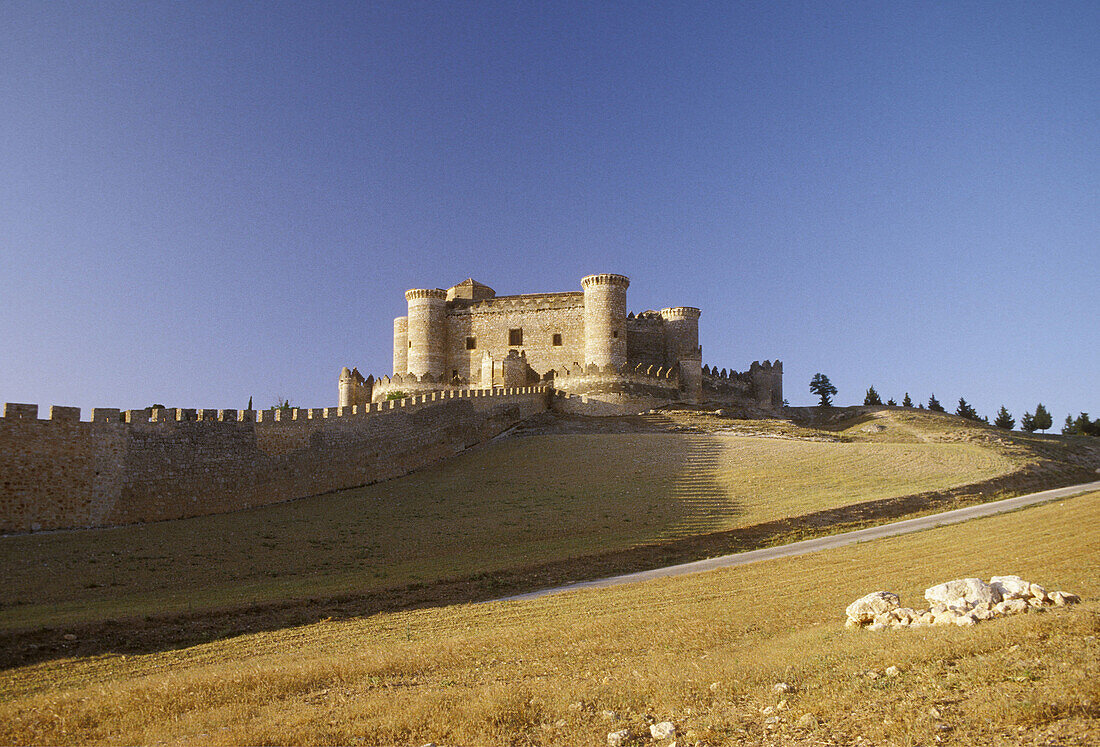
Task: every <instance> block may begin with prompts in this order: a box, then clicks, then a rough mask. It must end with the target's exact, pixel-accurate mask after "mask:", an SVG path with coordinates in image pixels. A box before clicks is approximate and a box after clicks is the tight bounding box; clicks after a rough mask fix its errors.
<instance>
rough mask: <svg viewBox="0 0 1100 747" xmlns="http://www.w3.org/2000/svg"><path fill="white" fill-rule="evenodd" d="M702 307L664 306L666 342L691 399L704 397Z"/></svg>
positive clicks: (688, 398)
mask: <svg viewBox="0 0 1100 747" xmlns="http://www.w3.org/2000/svg"><path fill="white" fill-rule="evenodd" d="M700 313H701V312H700V311H699V309H697V308H695V307H694V306H674V307H672V308H669V309H661V318H662V319H664V320H665V345H666V350H667V351H668V352H667V355H668V359H669V361H670V362H672V363H675V364H677V365H678V366H679V367H680V387H681V390H682V392H683V397H684V399H685V400H687V401H688V402H700V401H701V400H702V397H703V349H702V348H700V347H699V315H700Z"/></svg>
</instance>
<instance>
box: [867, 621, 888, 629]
mask: <svg viewBox="0 0 1100 747" xmlns="http://www.w3.org/2000/svg"><path fill="white" fill-rule="evenodd" d="M867 630H886V626H885V625H883V624H882V623H878V622H874V623H871V624H870V625H868V626H867Z"/></svg>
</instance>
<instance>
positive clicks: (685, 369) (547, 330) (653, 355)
mask: <svg viewBox="0 0 1100 747" xmlns="http://www.w3.org/2000/svg"><path fill="white" fill-rule="evenodd" d="M629 286H630V279H629V278H627V277H626V276H624V275H615V274H612V273H601V274H597V275H589V276H587V277H585V278H583V279H582V280H581V289H582V290H580V291H572V292H564V293H530V294H523V295H516V296H497V295H496V292H495V291H494V290H493V289H492V288H490V287H489V286H487V285H484V284H482V283H479V282H477V281H476V280H474V279H473V278H468V279H466V280H464V281H463V282H461V283H459V284H458V285H455V286H453V287H451V288H449V289H447V290H442V289H440V288H432V289H426V288H414V289H412V290H409V291H406V292H405V300H406V302H407V303H408V315H407V316H400V317H397V318H396V319H394V320H393V373H392V375H390V376H384V377H381V378H379V379H375V378H374V377H363V375H362V374H360V373H359V371H358V369H350V370H349V369H348V368H344V369H343V370H342V371H341V372H340V379H339V405H340V406H342V407H347V406H354V405H363V404H367V403H370V402H372V401H373V402H379V401H384V400H386V399H388V398H398V397H403V396H409V395H412V394H423V393H425V392H433V391H447V390H463V389H493V388H496V387H522V386H531V385H534V384H539V383H543V384H547V385H549V386H552V387H553V388H554V389H555V390H556V391H558V392H563V393H569V394H573V395H583V396H584V397H585V398H586V399H592V400H595V401H600V402H604V403H607V404H616V405H619V406H621V407H622V408H624V409H625V410H630V409H631V408H632V407H633V406H634V405H638V407H639V409H645V407H646V406H647V405H650V406H652V405H659V404H663V403H667V402H687V403H700V402H703V401H728V402H740V403H743V404H753V405H756V406H758V407H768V408H771V407H779V406H780V405H782V402H783V366H782V363H780V362H779V361H776V362H775V363H774V364H773V363H771V362H770V361H765V362H764V363H763V364H760V363H753V364H752V366H751V367H750V369H749V370H748V371H747V372H745V373H741V374H739V373H737V372H732V371H730V372H728V371H726V370H725V369H723V370H722V371H718V370H717V369H711V368H710V367H704V366H703V365H702V358H703V356H702V348H701V347H700V345H699V316H700V311H699V309H697V308H695V307H693V306H673V307H669V308H665V309H662V310H661V311H660V312H657V311H644V312H642V313H640V314H637V315H635V314H633V313H630V314H628V313H627V303H626V291H627V288H628V287H629Z"/></svg>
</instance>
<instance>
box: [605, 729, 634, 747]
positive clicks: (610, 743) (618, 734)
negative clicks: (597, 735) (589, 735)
mask: <svg viewBox="0 0 1100 747" xmlns="http://www.w3.org/2000/svg"><path fill="white" fill-rule="evenodd" d="M629 741H630V729H619V730H618V731H613V732H611V733H609V734H608V735H607V747H622V746H623V745H624V744H626V743H627V742H629Z"/></svg>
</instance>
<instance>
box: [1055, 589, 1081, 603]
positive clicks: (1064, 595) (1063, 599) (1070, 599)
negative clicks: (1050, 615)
mask: <svg viewBox="0 0 1100 747" xmlns="http://www.w3.org/2000/svg"><path fill="white" fill-rule="evenodd" d="M1050 598H1051V599H1052V600H1053V601H1054V604H1055V605H1057V606H1058V607H1065V606H1066V605H1067V604H1077V603H1078V602H1080V601H1081V597H1079V596H1077V595H1076V594H1070V593H1069V592H1067V591H1056V592H1054V593H1052V594H1051V595H1050Z"/></svg>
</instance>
